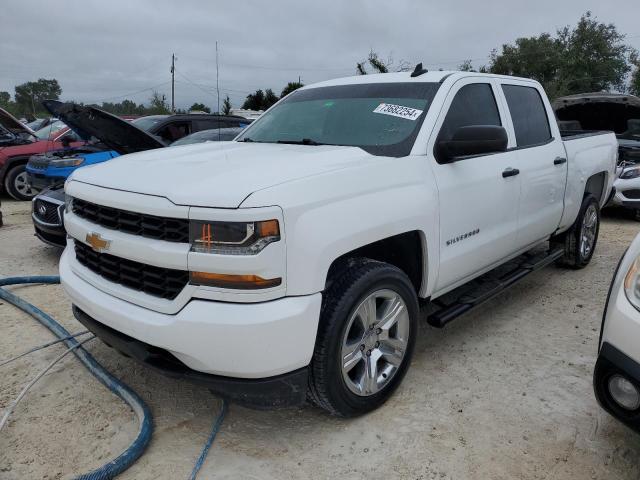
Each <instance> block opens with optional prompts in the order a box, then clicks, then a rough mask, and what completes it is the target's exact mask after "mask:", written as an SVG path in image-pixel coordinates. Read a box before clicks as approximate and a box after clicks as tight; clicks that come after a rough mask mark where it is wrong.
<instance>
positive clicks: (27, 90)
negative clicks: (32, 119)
mask: <svg viewBox="0 0 640 480" xmlns="http://www.w3.org/2000/svg"><path fill="white" fill-rule="evenodd" d="M61 94H62V88H60V84H59V83H58V80H56V79H55V78H52V79H45V78H39V79H38V80H37V81H35V82H25V83H23V84H20V85H16V87H15V95H14V98H15V102H16V106H17V108H18V110H19V111H20V112H21V113H23V114H27V113H30V114H32V115H35V114H36V112H38V111H41V110H42V108H41V106H40V104H41V103H42V101H43V100H58V99H59V98H60V95H61Z"/></svg>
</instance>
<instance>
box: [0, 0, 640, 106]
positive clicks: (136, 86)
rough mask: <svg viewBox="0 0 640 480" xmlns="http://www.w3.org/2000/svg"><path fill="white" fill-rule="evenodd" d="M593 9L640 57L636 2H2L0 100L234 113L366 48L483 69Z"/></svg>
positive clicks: (320, 75)
mask: <svg viewBox="0 0 640 480" xmlns="http://www.w3.org/2000/svg"><path fill="white" fill-rule="evenodd" d="M586 10H591V11H592V12H593V13H594V15H595V16H597V18H598V19H599V20H600V21H604V22H613V23H615V24H616V25H617V27H618V29H619V31H620V32H622V33H625V34H627V36H628V39H627V43H629V44H631V45H633V46H634V47H636V48H638V49H640V22H639V19H640V1H639V0H618V1H617V2H615V6H613V5H612V4H611V3H610V2H605V1H602V0H560V1H558V0H552V1H549V0H537V1H521V0H498V1H492V2H490V3H489V2H478V1H476V0H462V1H439V2H435V1H424V0H422V1H418V0H414V1H409V0H385V1H381V0H369V1H365V0H320V1H313V2H312V1H308V2H305V1H280V0H271V1H265V0H262V1H258V0H251V1H248V0H235V1H233V2H230V1H227V2H221V1H218V2H214V1H204V0H202V1H187V0H171V1H166V0H126V1H122V0H82V1H71V0H65V1H60V2H52V1H44V0H39V1H30V0H22V1H5V2H3V5H2V8H1V12H0V90H6V91H9V92H10V93H11V94H12V95H13V88H14V86H15V85H16V84H19V83H22V82H25V81H29V80H35V79H38V78H40V77H44V78H56V79H58V81H59V82H60V85H61V86H62V90H63V92H62V98H63V99H65V100H70V99H73V100H77V101H83V102H96V103H100V102H102V101H114V102H116V101H121V100H123V99H125V98H129V99H131V100H134V101H136V102H138V103H140V102H146V101H147V100H148V98H149V96H150V94H151V91H152V90H153V89H155V90H158V91H159V92H161V93H163V94H166V96H167V99H169V98H170V92H171V84H170V80H171V75H170V73H169V68H170V63H171V54H172V53H175V54H176V56H177V58H178V60H177V62H176V104H177V106H178V107H182V108H185V107H188V106H190V105H191V104H192V103H193V102H194V101H199V102H203V103H205V104H207V105H209V106H211V107H212V108H213V109H214V110H215V106H216V93H215V92H216V90H215V85H216V68H215V42H216V40H217V41H218V48H219V60H220V63H219V65H220V70H219V75H220V78H219V85H220V92H221V93H220V97H221V100H220V101H221V102H222V98H224V96H225V95H227V94H228V95H229V96H230V97H231V100H232V103H233V105H234V106H240V104H241V103H242V101H243V99H244V97H245V96H246V95H247V94H248V93H250V92H252V91H254V90H256V89H257V88H263V89H264V88H272V89H273V90H274V91H275V92H276V94H279V93H280V91H281V90H282V87H283V86H284V85H285V84H286V83H287V82H288V81H292V80H297V79H298V76H300V77H301V79H302V81H303V83H305V84H309V83H313V82H316V81H319V80H325V79H329V78H335V77H341V76H346V75H352V74H354V72H355V64H356V62H357V61H360V60H362V59H364V58H365V57H366V56H367V54H368V52H369V51H370V50H371V49H374V50H375V51H377V52H378V53H379V54H380V55H381V56H382V57H385V58H386V57H388V56H389V55H391V56H392V57H393V59H394V60H396V63H397V62H398V61H399V60H406V61H408V62H410V63H412V64H414V63H417V62H419V61H422V62H423V63H424V64H425V66H427V67H428V68H429V69H437V68H443V69H445V70H447V69H455V68H456V67H457V66H458V65H459V64H460V63H461V62H462V61H463V60H464V59H472V60H473V62H474V64H475V65H482V64H484V63H487V56H488V54H489V52H490V51H491V49H493V48H497V47H500V46H501V45H502V44H503V43H507V42H513V40H514V39H516V38H517V37H520V36H531V35H537V34H539V33H541V32H555V30H556V29H557V28H559V27H562V26H564V25H567V24H571V25H574V24H575V23H576V22H577V21H578V19H579V17H580V15H581V14H582V13H583V12H585V11H586Z"/></svg>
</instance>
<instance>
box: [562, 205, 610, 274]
mask: <svg viewBox="0 0 640 480" xmlns="http://www.w3.org/2000/svg"><path fill="white" fill-rule="evenodd" d="M599 231H600V206H599V204H598V201H597V200H596V198H595V197H594V196H593V195H590V194H588V195H585V197H584V199H583V200H582V205H581V207H580V211H579V212H578V218H577V219H576V221H575V223H574V224H573V226H572V227H571V228H570V229H569V230H568V231H566V232H564V233H563V234H561V235H559V236H558V237H556V238H554V239H552V243H555V244H559V245H562V246H563V247H564V255H563V256H562V257H561V258H560V259H559V260H558V264H559V265H562V266H565V267H570V268H575V269H578V268H584V267H586V266H587V265H588V264H589V262H590V261H591V257H593V252H594V250H595V248H596V243H597V242H598V232H599Z"/></svg>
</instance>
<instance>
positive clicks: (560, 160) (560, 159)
mask: <svg viewBox="0 0 640 480" xmlns="http://www.w3.org/2000/svg"><path fill="white" fill-rule="evenodd" d="M563 163H567V159H566V158H563V157H556V159H555V160H554V161H553V164H554V165H562V164H563Z"/></svg>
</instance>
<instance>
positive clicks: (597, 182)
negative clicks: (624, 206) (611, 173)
mask: <svg viewBox="0 0 640 480" xmlns="http://www.w3.org/2000/svg"><path fill="white" fill-rule="evenodd" d="M606 185H607V172H604V171H603V172H598V173H594V174H593V175H591V176H590V177H589V178H588V179H587V181H586V183H585V185H584V193H583V198H584V197H586V196H587V195H589V194H591V195H593V196H594V197H595V198H596V200H598V204H599V205H600V206H601V207H602V206H603V203H604V201H605V200H606V198H604V197H605V195H606V191H607V189H606Z"/></svg>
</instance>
